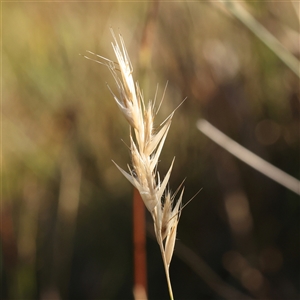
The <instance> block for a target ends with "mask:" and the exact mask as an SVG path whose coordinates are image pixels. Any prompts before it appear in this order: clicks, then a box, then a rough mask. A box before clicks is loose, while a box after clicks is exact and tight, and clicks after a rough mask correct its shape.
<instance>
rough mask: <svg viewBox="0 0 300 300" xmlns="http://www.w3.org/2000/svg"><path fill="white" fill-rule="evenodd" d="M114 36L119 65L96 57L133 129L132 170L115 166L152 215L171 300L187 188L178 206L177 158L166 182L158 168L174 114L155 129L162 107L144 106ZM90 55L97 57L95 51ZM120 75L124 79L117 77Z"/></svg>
mask: <svg viewBox="0 0 300 300" xmlns="http://www.w3.org/2000/svg"><path fill="white" fill-rule="evenodd" d="M112 36H113V39H114V43H112V47H113V50H114V52H115V55H116V58H117V61H118V62H117V63H114V62H113V61H111V60H109V59H107V58H104V57H102V56H100V55H97V57H99V58H101V59H102V61H97V60H96V61H97V62H98V63H101V64H104V65H106V66H107V67H108V68H109V70H110V71H111V73H112V75H113V77H114V79H115V82H116V85H117V88H118V91H119V95H118V96H117V95H116V94H114V93H113V92H112V90H111V89H110V88H109V89H110V91H111V93H112V95H113V97H114V99H115V101H116V103H117V105H118V107H119V109H120V110H121V112H122V113H123V115H124V117H125V118H126V120H127V121H128V123H129V124H130V127H131V130H130V150H131V159H132V166H131V167H130V166H129V165H128V170H129V171H128V172H126V171H125V170H123V169H122V168H120V167H119V166H118V165H117V164H116V163H115V162H114V163H115V165H116V166H117V168H118V169H119V170H120V172H121V173H122V174H123V175H124V176H125V177H126V178H127V179H128V181H129V182H130V183H131V184H132V185H133V186H134V187H135V188H136V189H137V190H138V191H139V193H140V195H141V197H142V200H143V202H144V204H145V206H146V207H147V209H148V210H149V212H150V213H151V216H152V219H153V222H154V229H155V235H156V240H157V242H158V244H159V247H160V251H161V255H162V259H163V263H164V268H165V273H166V277H167V282H168V288H169V293H170V298H171V299H173V292H172V286H171V280H170V275H169V267H170V263H171V259H172V255H173V252H174V246H175V239H176V232H177V225H178V222H179V218H180V213H181V202H182V196H183V191H184V189H182V191H181V193H180V196H179V198H178V200H177V202H176V204H175V196H176V194H177V192H178V190H177V192H176V193H175V194H174V195H172V194H171V192H170V191H169V190H168V189H167V184H168V182H169V178H170V174H171V171H172V167H173V164H174V159H173V161H172V163H171V166H170V168H169V170H168V172H167V174H166V176H165V178H164V179H163V180H161V178H160V175H159V172H158V171H157V165H158V160H159V156H160V153H161V151H162V148H163V145H164V142H165V140H166V137H167V134H168V131H169V129H170V126H171V122H172V118H173V115H174V111H173V112H172V113H171V114H170V115H169V116H168V117H167V118H166V119H165V121H164V122H163V123H162V124H161V125H160V126H159V128H155V127H154V117H155V115H156V114H157V113H158V109H159V107H160V105H159V107H158V109H157V110H155V100H154V101H153V102H151V101H149V103H148V104H147V105H146V104H145V102H144V99H143V96H142V93H141V91H140V88H139V85H138V83H134V80H133V76H132V73H133V68H132V65H131V62H130V59H129V56H128V53H127V50H126V47H125V43H124V40H123V38H122V36H121V35H119V38H120V43H121V46H120V45H119V43H118V41H117V39H116V37H115V35H114V33H113V31H112ZM89 53H91V54H94V53H92V52H89ZM94 55H96V54H94ZM86 58H88V59H91V58H89V57H86ZM119 72H120V74H121V78H120V77H119V76H118V73H119Z"/></svg>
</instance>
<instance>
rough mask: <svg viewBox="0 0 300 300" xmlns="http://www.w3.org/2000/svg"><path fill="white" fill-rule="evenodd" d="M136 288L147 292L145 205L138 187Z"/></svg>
mask: <svg viewBox="0 0 300 300" xmlns="http://www.w3.org/2000/svg"><path fill="white" fill-rule="evenodd" d="M133 245H134V288H135V290H136V289H138V290H140V289H141V288H142V289H143V290H144V292H145V293H147V263H146V224H145V205H144V203H143V201H142V198H141V196H140V194H139V192H138V190H137V189H134V192H133Z"/></svg>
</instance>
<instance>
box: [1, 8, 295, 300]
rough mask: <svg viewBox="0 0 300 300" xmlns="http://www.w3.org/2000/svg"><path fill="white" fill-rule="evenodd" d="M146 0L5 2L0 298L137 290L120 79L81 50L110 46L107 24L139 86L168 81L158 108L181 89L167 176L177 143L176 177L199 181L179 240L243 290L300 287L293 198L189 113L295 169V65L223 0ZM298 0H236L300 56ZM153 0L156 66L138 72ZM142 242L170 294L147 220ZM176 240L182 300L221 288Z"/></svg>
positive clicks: (259, 293) (176, 280)
mask: <svg viewBox="0 0 300 300" xmlns="http://www.w3.org/2000/svg"><path fill="white" fill-rule="evenodd" d="M153 5H157V3H156V4H155V3H152V2H140V3H138V2H133V3H127V2H126V3H125V2H98V3H84V2H82V3H76V2H63V3H59V2H56V3H50V2H43V3H42V2H41V3H36V2H32V3H30V2H4V3H2V152H3V160H2V166H1V167H2V200H1V245H2V252H1V253H2V254H1V255H2V258H1V259H2V264H1V267H2V271H1V276H2V277H1V294H2V298H3V299H50V300H54V299H133V294H132V285H133V274H132V273H133V266H132V260H133V259H132V255H133V254H132V211H131V210H132V189H131V186H130V184H129V183H128V182H127V181H126V180H125V179H124V178H123V177H122V175H121V174H120V173H119V172H118V170H117V169H116V167H115V166H114V165H113V164H112V162H111V159H113V160H114V161H116V162H117V163H118V164H119V165H120V166H126V164H127V163H128V162H129V154H128V149H127V147H126V146H125V145H124V143H123V142H122V140H121V139H124V140H125V143H127V144H128V126H127V125H126V122H125V120H123V118H122V117H121V114H120V113H119V111H118V109H117V106H116V104H115V103H114V101H113V99H112V96H111V95H110V93H109V91H108V89H107V86H106V82H107V83H108V84H109V85H110V86H111V87H112V89H113V90H115V88H114V82H113V78H112V77H111V74H110V73H109V71H108V69H107V68H105V67H104V66H101V65H99V64H96V63H94V62H91V61H88V60H86V59H84V58H83V57H82V56H80V55H79V54H85V51H86V50H91V51H93V52H95V53H98V54H100V55H102V56H105V57H108V58H110V59H114V57H113V52H112V49H111V45H110V42H111V40H112V38H111V36H110V32H109V28H110V26H112V27H113V29H114V30H115V31H116V32H120V33H122V35H123V37H124V39H125V42H126V44H127V47H128V51H129V55H130V57H131V59H132V62H133V66H134V70H135V71H136V72H135V74H136V75H137V74H138V70H140V72H146V74H147V82H144V81H145V80H143V83H141V88H142V89H143V87H144V93H145V98H146V99H153V98H154V95H155V90H156V85H157V83H159V85H160V88H159V92H158V96H159V98H160V97H161V95H162V93H163V87H164V85H165V83H166V82H167V81H168V82H169V84H168V88H167V92H166V97H165V100H164V103H163V105H162V108H161V110H160V113H159V116H158V118H159V119H163V118H165V117H166V116H167V115H168V114H169V113H170V112H171V111H172V110H173V109H174V108H175V107H176V106H177V105H178V104H179V103H180V102H181V101H182V100H183V99H184V98H185V97H187V98H188V99H187V101H186V102H185V103H184V104H183V105H182V106H181V107H180V109H179V110H178V111H177V112H176V115H175V117H174V121H173V124H172V126H171V130H170V133H169V136H168V139H167V142H166V145H165V148H164V150H163V153H162V156H161V163H160V171H161V174H164V173H165V171H166V170H167V168H168V166H169V164H170V162H171V160H172V158H173V156H176V161H175V167H174V171H173V175H172V176H171V184H170V187H171V188H173V189H175V187H177V186H178V185H179V183H180V182H181V180H182V179H183V178H184V177H187V180H186V193H185V199H186V201H187V200H188V199H189V198H190V197H192V196H193V194H195V193H196V192H197V190H199V189H200V188H202V187H203V190H202V191H201V193H200V194H199V195H198V196H197V197H196V199H194V200H193V201H192V202H191V203H190V204H189V205H188V206H187V207H186V208H185V209H184V212H183V214H182V217H181V221H180V224H179V228H178V239H179V240H180V241H179V243H182V244H184V245H185V247H188V248H189V249H190V250H191V251H193V253H194V254H195V255H196V256H198V258H199V259H203V262H205V263H204V264H206V267H208V270H209V271H213V272H214V273H215V274H217V275H218V276H219V278H220V280H222V281H223V282H224V283H226V284H228V285H229V286H231V287H233V288H235V289H236V290H239V291H240V292H242V293H243V294H244V295H249V296H251V297H253V298H259V299H296V298H298V297H299V279H300V278H299V267H300V259H299V257H300V256H299V253H300V252H299V250H300V249H299V197H298V196H297V195H296V194H294V193H293V192H291V191H288V190H287V189H285V188H284V187H282V186H280V185H278V184H277V183H275V182H273V181H271V180H270V179H268V178H266V177H265V176H263V175H261V174H260V173H258V172H257V171H255V170H253V169H252V168H250V167H249V166H247V165H245V164H243V163H242V162H240V161H238V160H237V159H236V158H234V157H233V156H231V155H230V154H228V153H226V152H225V150H223V149H221V148H220V147H219V146H217V145H215V144H214V143H213V142H212V141H210V140H209V139H208V138H207V137H205V136H204V135H203V134H201V133H200V132H199V131H197V129H196V126H195V124H196V120H197V119H198V118H200V117H202V118H205V119H207V120H208V121H209V122H211V123H212V124H213V125H215V126H216V127H217V128H219V129H220V130H221V131H222V132H224V133H225V134H227V135H228V136H230V137H231V138H233V139H234V140H235V141H237V142H238V143H240V144H242V145H243V146H244V147H246V148H248V149H249V150H251V151H253V152H254V153H256V154H258V155H259V156H261V157H262V158H264V159H265V160H267V161H268V162H270V163H272V164H274V165H275V166H277V167H279V168H280V169H282V170H284V171H285V172H287V173H289V174H290V175H292V176H294V177H296V178H299V175H300V174H299V112H300V109H299V78H298V77H297V76H296V75H295V74H294V73H293V72H292V71H291V70H290V69H289V68H288V67H287V66H286V65H285V64H284V63H283V62H282V61H281V60H280V59H279V58H278V56H277V55H276V54H275V53H274V52H272V51H271V50H270V49H269V48H268V47H267V46H266V45H265V44H264V43H263V42H262V41H261V40H259V39H258V38H257V36H255V35H254V34H253V33H252V32H251V31H250V30H249V29H248V28H247V27H245V26H244V25H243V24H242V23H241V22H240V21H239V20H237V19H236V18H234V16H233V15H231V14H230V13H229V12H228V10H227V9H226V7H225V6H223V4H221V3H213V2H199V3H196V2H193V3H185V2H182V3H165V2H161V3H159V5H158V6H157V10H153ZM296 6H297V5H295V6H293V3H292V2H254V3H253V2H249V3H247V4H245V5H244V7H245V9H246V10H247V11H248V12H249V13H250V14H251V15H252V16H253V17H254V18H255V19H256V20H257V21H258V22H259V23H260V24H262V25H263V26H264V27H265V28H266V29H267V30H268V31H269V32H270V33H271V34H272V35H274V37H276V38H277V39H278V40H279V41H280V43H282V45H283V46H284V47H285V48H286V49H287V50H288V52H289V53H291V55H294V56H295V57H297V58H298V59H299V54H300V53H299V11H298V10H297V9H299V7H298V8H297V7H296ZM150 12H151V13H153V14H154V15H153V16H152V17H153V22H154V23H155V26H153V27H151V34H152V35H153V45H152V47H151V53H146V54H145V53H144V55H150V56H149V57H148V58H149V59H151V60H150V65H151V67H150V68H148V69H147V70H144V71H143V70H141V68H140V66H139V62H141V61H142V59H143V58H141V57H140V54H141V53H142V52H140V45H141V41H142V39H143V34H144V32H145V31H144V28H145V24H146V20H147V18H148V17H149V13H150ZM143 78H144V77H143ZM136 79H138V76H136ZM147 217H149V216H148V215H147ZM178 248H179V249H177V250H180V247H178ZM147 250H148V251H147V255H148V288H149V291H148V294H149V299H167V298H168V291H167V286H166V280H165V275H164V270H163V265H162V262H161V257H160V252H159V248H158V246H157V244H156V242H155V241H154V240H153V239H152V238H151V234H149V236H148V240H147ZM175 251H176V250H175ZM185 253H186V252H184V251H183V252H180V253H178V254H179V255H178V256H176V253H175V256H174V258H173V262H172V265H171V271H170V272H171V279H172V282H173V288H174V295H175V298H176V299H223V298H226V294H225V292H224V293H223V297H222V295H220V293H218V292H217V289H216V287H215V285H214V284H213V279H212V277H211V276H209V272H208V271H207V272H206V271H205V272H202V273H201V270H203V269H201V268H203V266H202V267H201V265H200V266H198V267H199V269H200V276H199V272H198V273H197V272H195V269H193V268H192V267H191V265H189V264H188V263H186V260H185V259H184V257H185V256H186V254H185ZM186 258H188V257H186ZM190 258H191V257H190ZM198 263H199V261H198V260H197V261H195V263H194V267H195V268H197V266H196V264H198ZM210 283H211V284H210Z"/></svg>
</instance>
